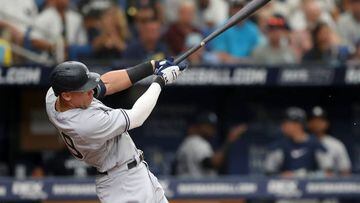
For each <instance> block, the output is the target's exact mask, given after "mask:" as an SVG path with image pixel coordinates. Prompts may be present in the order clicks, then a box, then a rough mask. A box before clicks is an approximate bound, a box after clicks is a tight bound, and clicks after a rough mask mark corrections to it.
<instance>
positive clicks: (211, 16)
mask: <svg viewBox="0 0 360 203" xmlns="http://www.w3.org/2000/svg"><path fill="white" fill-rule="evenodd" d="M228 10H229V8H228V4H227V2H226V1H225V0H199V1H197V4H196V14H197V17H196V22H195V24H196V25H197V27H199V28H200V29H201V31H202V32H203V33H205V34H208V33H209V32H211V31H212V30H213V29H215V27H217V26H220V25H221V24H222V23H224V22H225V21H226V19H227V18H228Z"/></svg>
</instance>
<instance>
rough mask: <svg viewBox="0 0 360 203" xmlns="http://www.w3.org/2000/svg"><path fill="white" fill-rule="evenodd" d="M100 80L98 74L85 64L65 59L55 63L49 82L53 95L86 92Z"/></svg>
mask: <svg viewBox="0 0 360 203" xmlns="http://www.w3.org/2000/svg"><path fill="white" fill-rule="evenodd" d="M99 82H100V75H99V74H97V73H94V72H90V71H89V69H88V68H87V67H86V65H85V64H83V63H80V62H77V61H67V62H64V63H61V64H59V65H57V66H56V67H55V68H54V70H53V71H52V73H51V75H50V84H51V87H52V88H53V90H54V92H55V95H56V96H58V95H59V94H60V93H62V92H86V91H89V90H92V89H94V88H95V87H96V86H97V85H98V84H99Z"/></svg>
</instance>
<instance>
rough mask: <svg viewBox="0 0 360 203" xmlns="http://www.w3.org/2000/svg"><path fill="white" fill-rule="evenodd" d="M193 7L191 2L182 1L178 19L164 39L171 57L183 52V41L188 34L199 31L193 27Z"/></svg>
mask: <svg viewBox="0 0 360 203" xmlns="http://www.w3.org/2000/svg"><path fill="white" fill-rule="evenodd" d="M194 19H195V5H194V3H193V2H192V1H183V2H181V5H180V7H179V10H178V19H177V21H176V22H175V23H173V24H171V25H170V26H169V29H168V30H167V32H166V33H165V36H164V39H165V41H166V43H167V45H168V47H169V49H170V51H171V54H172V55H178V54H180V53H181V52H183V51H184V50H185V39H186V36H187V35H189V34H190V33H194V32H197V33H199V30H198V29H197V28H196V27H195V26H194V25H193V22H194Z"/></svg>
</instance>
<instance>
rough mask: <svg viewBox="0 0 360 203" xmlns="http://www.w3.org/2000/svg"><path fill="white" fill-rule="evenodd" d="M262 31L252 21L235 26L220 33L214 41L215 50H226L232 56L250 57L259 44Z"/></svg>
mask: <svg viewBox="0 0 360 203" xmlns="http://www.w3.org/2000/svg"><path fill="white" fill-rule="evenodd" d="M259 38H260V32H259V29H258V28H257V26H256V25H255V24H254V23H252V22H251V21H246V22H244V23H243V24H241V25H238V26H234V27H232V28H230V29H229V30H227V31H226V32H224V33H223V34H222V35H220V36H219V37H218V38H217V39H216V40H214V43H213V50H214V51H216V52H226V53H228V54H230V55H231V56H234V57H237V58H242V57H248V56H249V55H250V54H251V53H252V51H253V50H254V48H255V47H256V46H257V45H258V42H259Z"/></svg>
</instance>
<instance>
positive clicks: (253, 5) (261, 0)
mask: <svg viewBox="0 0 360 203" xmlns="http://www.w3.org/2000/svg"><path fill="white" fill-rule="evenodd" d="M269 1H271V0H253V1H251V2H249V3H248V4H246V5H245V6H244V8H242V9H241V10H240V11H238V12H237V13H236V14H235V15H233V16H232V17H231V18H230V19H229V20H228V21H227V22H226V23H225V24H224V25H223V26H221V27H219V28H217V29H216V30H215V31H214V32H212V33H211V34H209V35H208V36H207V37H206V38H204V39H203V40H202V41H201V42H200V44H198V45H195V46H193V47H191V48H190V49H189V50H187V51H186V52H185V53H183V54H182V55H180V56H179V57H178V58H176V59H175V60H174V63H175V64H179V63H180V62H182V61H183V60H185V59H186V58H187V57H188V56H190V55H191V54H192V53H194V52H195V51H197V50H198V49H200V48H201V47H203V46H205V45H206V44H207V43H208V42H209V41H211V40H212V39H214V38H215V37H217V36H219V35H220V34H221V33H223V32H224V31H226V30H227V29H229V28H230V27H232V26H234V25H236V24H238V23H239V22H241V21H243V20H244V19H246V18H247V17H249V16H250V15H251V14H253V13H254V12H255V11H257V10H258V9H260V8H261V7H263V6H264V5H265V4H267V3H268V2H269Z"/></svg>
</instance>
